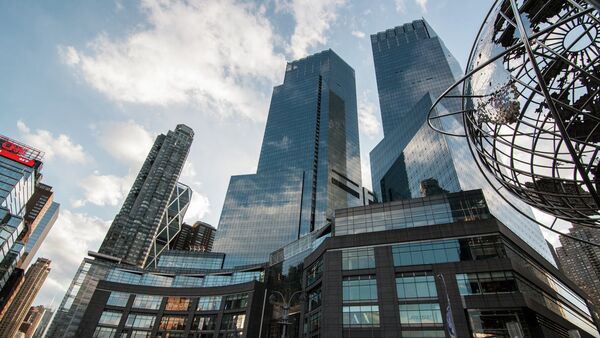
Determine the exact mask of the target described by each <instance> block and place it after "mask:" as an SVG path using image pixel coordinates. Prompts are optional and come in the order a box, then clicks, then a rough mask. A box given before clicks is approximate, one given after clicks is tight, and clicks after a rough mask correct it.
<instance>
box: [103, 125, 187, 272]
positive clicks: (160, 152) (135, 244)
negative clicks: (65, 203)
mask: <svg viewBox="0 0 600 338" xmlns="http://www.w3.org/2000/svg"><path fill="white" fill-rule="evenodd" d="M193 137H194V132H193V130H192V129H191V128H190V127H188V126H186V125H183V124H180V125H177V127H176V128H175V131H169V132H168V133H167V135H162V134H161V135H159V136H158V137H157V138H156V140H155V141H154V145H153V146H152V148H151V149H150V153H149V154H148V157H146V160H145V161H144V164H143V165H142V168H141V169H140V172H139V173H138V175H137V177H136V179H135V182H134V183H133V186H132V187H131V190H129V194H128V195H127V198H126V199H125V202H123V206H122V207H121V210H120V211H119V213H118V214H117V216H115V219H114V221H113V223H112V224H111V226H110V228H109V229H108V233H107V234H106V237H104V241H103V242H102V245H101V246H100V249H99V250H98V252H99V253H101V254H105V255H109V256H113V257H117V258H119V259H121V260H122V261H123V262H126V263H129V264H133V265H137V266H143V265H145V264H146V260H147V259H148V257H149V255H150V249H151V247H152V241H153V239H154V236H155V235H156V233H157V230H158V229H159V225H160V223H161V220H162V219H163V215H164V211H165V210H166V209H167V206H168V205H169V202H170V201H171V195H172V193H173V191H175V190H176V187H177V180H178V179H179V175H180V173H181V169H183V164H184V163H185V160H186V158H187V155H188V152H189V150H190V146H191V145H192V140H193Z"/></svg>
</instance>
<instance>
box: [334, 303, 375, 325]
mask: <svg viewBox="0 0 600 338" xmlns="http://www.w3.org/2000/svg"><path fill="white" fill-rule="evenodd" d="M342 314H343V323H344V327H372V326H379V306H378V305H360V306H344V308H343V310H342Z"/></svg>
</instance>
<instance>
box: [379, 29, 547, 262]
mask: <svg viewBox="0 0 600 338" xmlns="http://www.w3.org/2000/svg"><path fill="white" fill-rule="evenodd" d="M371 43H372V49H373V58H374V63H375V72H376V76H377V87H378V91H379V102H380V105H381V119H382V124H383V131H384V139H383V140H382V141H381V142H380V143H379V144H378V145H377V146H376V147H375V148H374V149H373V151H372V152H371V153H370V157H371V172H372V183H373V189H374V191H375V192H376V194H377V196H378V197H379V198H380V199H381V200H382V201H384V202H385V201H394V200H401V199H406V198H416V197H420V195H421V193H420V184H421V182H422V181H424V180H427V179H429V178H433V179H435V180H437V182H438V183H439V185H440V187H441V188H442V189H444V190H446V191H450V192H455V191H460V190H471V189H479V188H481V189H482V190H483V192H484V194H485V196H486V199H487V201H488V205H489V208H490V211H491V213H492V214H493V215H494V216H496V217H497V218H498V219H499V220H500V221H501V222H503V223H504V224H506V225H507V227H508V228H510V229H511V230H512V231H513V232H515V233H516V234H517V235H518V236H520V237H521V238H522V239H523V240H525V241H526V242H527V243H528V244H529V245H531V246H532V247H533V248H534V249H535V250H536V251H537V252H539V253H540V254H541V255H542V256H544V257H545V258H546V259H547V260H548V261H550V262H552V263H554V258H553V256H552V254H551V252H550V250H549V248H548V245H547V243H546V241H545V239H544V236H543V235H542V232H541V230H540V228H539V226H537V225H536V224H535V223H533V222H532V221H530V220H529V219H527V218H526V217H524V216H522V215H521V214H519V213H518V212H517V211H515V210H514V209H512V207H510V206H509V205H508V204H507V203H506V202H504V200H502V198H501V197H500V196H498V195H497V192H495V191H494V190H493V188H492V187H491V186H490V185H489V184H488V183H487V182H486V181H485V178H484V177H483V175H482V174H481V172H480V171H479V169H478V168H477V166H476V163H475V161H474V159H473V158H472V156H471V154H470V152H469V148H468V145H467V143H466V140H465V139H463V138H453V137H449V136H445V135H443V134H440V133H437V132H435V131H434V130H432V129H431V128H430V127H429V126H428V125H427V122H426V119H427V113H428V111H429V109H430V107H431V105H432V103H433V102H434V100H435V99H436V98H437V97H438V96H440V95H441V94H442V93H443V92H444V91H445V90H446V89H447V88H448V87H450V86H451V85H452V84H453V83H454V82H455V81H456V80H458V78H459V77H460V75H461V74H462V71H461V69H460V66H459V64H458V62H457V61H456V59H455V58H454V57H453V56H452V55H451V54H450V52H449V51H448V49H447V48H446V47H445V46H444V43H443V42H442V41H441V40H440V38H439V37H438V36H437V35H436V33H435V32H434V31H433V29H431V27H430V26H429V25H428V24H427V22H425V21H424V20H416V21H413V22H411V23H407V24H404V25H403V26H399V27H395V28H393V29H388V30H386V31H384V32H379V33H377V34H373V35H372V36H371ZM456 94H458V93H456ZM443 103H444V105H445V107H444V105H439V107H438V109H442V110H443V109H447V110H449V111H459V110H460V109H461V108H460V107H461V106H460V101H459V100H458V99H454V100H453V99H448V100H445V101H444V102H443ZM461 123H462V122H461V120H459V119H458V118H457V119H445V120H444V126H443V128H444V129H446V130H455V129H457V128H461V126H462V125H461ZM505 194H507V193H505ZM508 198H510V199H511V202H512V203H514V204H516V205H517V206H519V207H520V208H521V210H524V211H525V212H527V213H529V215H530V216H532V217H533V214H532V212H531V208H529V207H528V206H526V205H524V204H523V203H521V202H520V201H517V200H516V199H514V198H511V197H510V196H508Z"/></svg>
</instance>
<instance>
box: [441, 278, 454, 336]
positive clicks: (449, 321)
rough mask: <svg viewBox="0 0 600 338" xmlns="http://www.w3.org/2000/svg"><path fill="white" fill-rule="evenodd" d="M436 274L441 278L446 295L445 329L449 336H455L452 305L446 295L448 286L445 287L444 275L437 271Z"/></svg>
mask: <svg viewBox="0 0 600 338" xmlns="http://www.w3.org/2000/svg"><path fill="white" fill-rule="evenodd" d="M437 276H438V277H439V278H440V279H441V280H442V285H443V287H444V294H445V295H446V329H447V331H448V334H449V335H450V338H456V328H455V327H454V318H453V317H452V305H451V304H450V296H448V288H447V287H446V279H444V275H442V274H441V273H438V274H437Z"/></svg>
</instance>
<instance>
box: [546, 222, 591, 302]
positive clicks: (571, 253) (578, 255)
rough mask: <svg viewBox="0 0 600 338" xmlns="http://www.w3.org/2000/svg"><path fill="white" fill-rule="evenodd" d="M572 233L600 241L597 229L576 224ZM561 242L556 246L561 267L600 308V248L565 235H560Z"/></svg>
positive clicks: (588, 239) (582, 237)
mask: <svg viewBox="0 0 600 338" xmlns="http://www.w3.org/2000/svg"><path fill="white" fill-rule="evenodd" d="M570 234H571V236H574V237H576V238H581V239H585V240H587V241H590V242H592V243H600V234H598V231H597V230H596V229H590V228H588V227H585V226H581V225H574V226H573V228H571V230H570ZM560 244H561V246H560V247H558V248H556V255H557V256H558V261H559V263H560V268H561V269H562V270H563V271H564V273H565V275H566V276H567V277H569V278H570V279H571V280H572V281H574V282H575V284H577V286H579V287H580V288H581V289H583V291H585V293H587V295H588V297H589V300H590V301H591V302H592V303H594V305H595V306H596V308H598V309H600V248H599V247H597V246H592V245H588V244H586V243H582V242H580V241H576V240H572V239H570V238H568V237H563V236H561V237H560Z"/></svg>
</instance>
